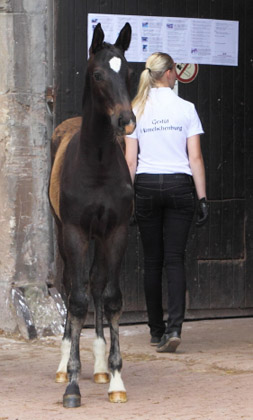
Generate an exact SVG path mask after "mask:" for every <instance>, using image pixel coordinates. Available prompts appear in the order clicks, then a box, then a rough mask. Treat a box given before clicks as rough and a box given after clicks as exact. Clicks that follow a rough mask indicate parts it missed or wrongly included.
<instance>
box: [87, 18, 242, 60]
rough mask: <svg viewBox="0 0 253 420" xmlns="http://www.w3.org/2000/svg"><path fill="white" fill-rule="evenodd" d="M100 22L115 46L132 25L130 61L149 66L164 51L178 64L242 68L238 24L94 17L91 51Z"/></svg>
mask: <svg viewBox="0 0 253 420" xmlns="http://www.w3.org/2000/svg"><path fill="white" fill-rule="evenodd" d="M99 22H100V23H101V25H102V28H103V31H104V33H105V41H107V42H111V43H114V42H115V41H116V38H117V36H118V34H119V32H120V30H121V28H122V27H123V26H124V24H125V23H126V22H128V23H129V24H130V25H131V27H132V40H131V44H130V47H129V49H128V51H127V52H126V58H127V60H128V61H132V62H145V61H146V59H147V58H148V57H149V55H150V54H152V53H153V52H156V51H162V52H166V53H168V54H170V55H171V56H172V58H173V59H174V61H175V62H177V63H195V64H213V65H223V66H237V65H238V33H239V22H238V21H231V20H213V19H190V18H175V17H156V16H135V15H109V14H99V13H96V14H95V13H90V14H88V48H89V47H90V44H91V40H92V34H93V30H94V28H95V26H96V25H97V23H99Z"/></svg>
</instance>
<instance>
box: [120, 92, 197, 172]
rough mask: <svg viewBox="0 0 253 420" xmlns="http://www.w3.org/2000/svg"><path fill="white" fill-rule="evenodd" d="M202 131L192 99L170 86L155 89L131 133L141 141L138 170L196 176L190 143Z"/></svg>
mask: <svg viewBox="0 0 253 420" xmlns="http://www.w3.org/2000/svg"><path fill="white" fill-rule="evenodd" d="M133 111H134V113H136V109H134V110H133ZM202 133H203V128H202V125H201V122H200V119H199V117H198V114H197V112H196V109H195V106H194V105H193V104H192V103H191V102H188V101H185V100H184V99H182V98H179V96H177V95H176V94H175V93H174V92H173V91H172V90H171V89H170V88H169V87H159V88H152V89H151V90H150V93H149V97H148V100H147V102H146V106H145V110H144V113H143V114H142V116H141V118H140V120H139V121H138V123H137V126H136V129H135V131H134V132H133V133H132V134H131V135H129V136H128V137H131V138H137V139H138V143H139V154H138V164H137V170H136V173H137V174H140V173H149V174H162V173H166V174H170V173H186V174H189V175H192V172H191V168H190V165H189V159H188V154H187V145H186V142H187V138H188V137H191V136H194V135H195V134H202Z"/></svg>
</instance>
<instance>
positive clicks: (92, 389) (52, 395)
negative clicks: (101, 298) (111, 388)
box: [0, 318, 253, 420]
mask: <svg viewBox="0 0 253 420" xmlns="http://www.w3.org/2000/svg"><path fill="white" fill-rule="evenodd" d="M106 336H107V337H108V330H107V329H106ZM120 337H121V340H120V342H121V351H122V356H123V374H122V376H123V379H124V383H125V386H126V389H127V394H128V402H127V403H125V404H112V403H109V401H108V399H107V390H108V385H96V384H95V383H93V382H92V380H91V378H92V374H93V361H92V342H93V338H94V331H93V330H89V329H85V330H84V332H83V334H82V338H81V358H82V374H81V379H80V390H81V394H82V405H81V407H79V408H75V409H65V408H63V407H62V395H63V393H64V390H65V385H62V384H56V383H55V382H54V375H55V371H56V368H57V365H58V362H59V358H60V342H61V337H52V338H44V339H41V340H36V341H33V342H26V341H23V340H19V339H13V338H6V337H3V336H1V337H0V369H1V370H0V372H1V379H0V420H49V419H50V420H58V419H59V420H69V419H71V420H77V419H78V420H85V419H89V420H114V419H115V420H132V419H143V420H158V419H159V420H160V419H161V420H200V419H201V420H221V419H222V420H224V419H226V420H239V419H245V420H246V419H247V420H253V399H252V390H253V318H244V319H228V320H212V321H198V322H186V323H185V324H184V328H183V334H182V343H181V345H180V347H179V348H178V350H177V353H175V354H161V353H156V351H155V348H154V347H151V346H150V345H149V334H148V328H147V326H146V325H137V326H124V327H121V328H120ZM108 341H109V340H108Z"/></svg>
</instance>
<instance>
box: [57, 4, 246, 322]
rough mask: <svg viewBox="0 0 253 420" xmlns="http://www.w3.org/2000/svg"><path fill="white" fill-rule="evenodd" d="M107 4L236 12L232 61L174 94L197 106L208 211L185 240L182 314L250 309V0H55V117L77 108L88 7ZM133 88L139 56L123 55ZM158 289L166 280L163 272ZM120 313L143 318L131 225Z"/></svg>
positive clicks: (223, 15)
mask: <svg viewBox="0 0 253 420" xmlns="http://www.w3.org/2000/svg"><path fill="white" fill-rule="evenodd" d="M88 13H115V14H135V15H153V16H175V17H176V16H180V17H195V18H207V19H225V20H239V66H238V67H226V66H208V65H201V66H200V69H199V74H198V77H197V79H195V81H194V82H192V83H190V84H187V85H184V84H179V95H180V96H181V97H182V98H184V99H186V100H189V101H191V102H193V103H194V104H195V105H196V108H197V110H198V113H199V115H200V118H201V121H202V123H203V127H204V130H205V135H204V136H203V137H202V149H203V154H204V159H205V165H206V175H207V191H208V198H209V200H210V219H209V222H208V224H207V225H206V226H204V227H202V228H200V229H197V228H196V227H195V225H194V224H193V226H192V230H191V233H190V236H189V241H188V245H187V257H186V271H187V283H188V294H187V296H188V298H187V313H186V317H187V318H205V317H219V316H241V315H252V314H253V258H252V257H253V206H252V200H253V138H252V137H253V124H252V110H253V106H252V105H253V104H252V91H253V89H252V88H253V86H252V84H253V82H252V80H253V77H252V76H253V74H252V73H253V71H252V60H253V59H252V57H253V51H252V50H253V47H252V43H250V39H251V38H252V32H253V2H252V1H251V0H177V1H174V0H149V1H147V0H138V1H137V0H128V1H124V0H92V1H91V0H72V1H71V2H70V1H69V0H57V1H55V22H56V27H55V40H56V41H55V86H54V89H55V123H57V124H58V123H59V122H61V121H62V120H64V119H66V118H69V117H71V116H75V115H79V114H80V112H81V100H82V89H83V81H84V72H85V67H86V57H87V47H86V42H87V14H88ZM131 67H132V68H133V70H134V73H133V91H132V94H133V95H134V93H135V91H136V86H137V82H138V78H139V74H140V72H141V71H142V69H143V68H144V64H143V63H141V64H140V63H131ZM164 288H165V289H166V284H165V281H164ZM121 289H122V292H123V296H124V316H123V317H122V320H123V321H127V322H137V321H138V322H140V321H144V320H146V312H145V299H144V292H143V261H142V248H141V242H140V236H139V233H138V229H137V227H136V226H131V227H130V228H129V241H128V249H127V252H126V256H125V259H124V263H123V267H122V274H121Z"/></svg>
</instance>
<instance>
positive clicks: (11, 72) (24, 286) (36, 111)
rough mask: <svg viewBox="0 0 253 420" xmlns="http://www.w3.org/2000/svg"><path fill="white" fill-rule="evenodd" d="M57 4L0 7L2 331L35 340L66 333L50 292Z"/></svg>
mask: <svg viewBox="0 0 253 420" xmlns="http://www.w3.org/2000/svg"><path fill="white" fill-rule="evenodd" d="M52 3H53V1H52V0H40V1H34V0H0V63H1V66H0V330H3V331H5V332H10V333H13V332H15V331H18V330H19V332H21V334H22V335H23V336H27V337H28V338H31V337H34V336H36V334H39V335H40V334H44V333H45V331H46V332H47V333H50V332H56V333H57V331H60V330H61V328H62V326H61V323H62V319H61V317H60V316H59V313H58V311H57V309H56V306H55V305H54V301H53V299H52V298H51V297H50V296H49V294H48V287H47V284H48V283H49V282H50V278H51V277H52V267H53V259H54V257H53V234H52V218H51V214H50V209H49V205H48V198H47V188H48V175H49V170H50V136H51V132H50V131H51V122H50V120H49V115H48V112H47V106H46V99H45V93H46V88H47V86H48V84H49V83H50V80H49V79H50V78H51V77H52V69H51V67H50V66H52V63H51V62H49V60H50V54H49V51H50V45H52V44H53V40H52V39H50V34H51V33H52V31H51V28H49V25H48V23H49V22H52V19H51V17H52V16H51V15H50V16H49V13H50V14H51V13H52V10H51V9H52V7H50V4H52ZM20 294H21V297H22V298H21V299H18V296H19V295H20ZM15 302H16V303H15ZM24 305H27V308H26V311H25V312H26V315H25V317H27V316H28V318H29V317H30V320H29V322H28V323H29V324H32V325H33V326H34V328H30V331H32V333H31V334H30V332H29V328H28V329H27V330H26V328H25V324H26V322H24V319H21V318H22V316H23V315H24V314H22V308H24ZM20 317H21V318H20ZM25 317H24V318H25Z"/></svg>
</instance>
